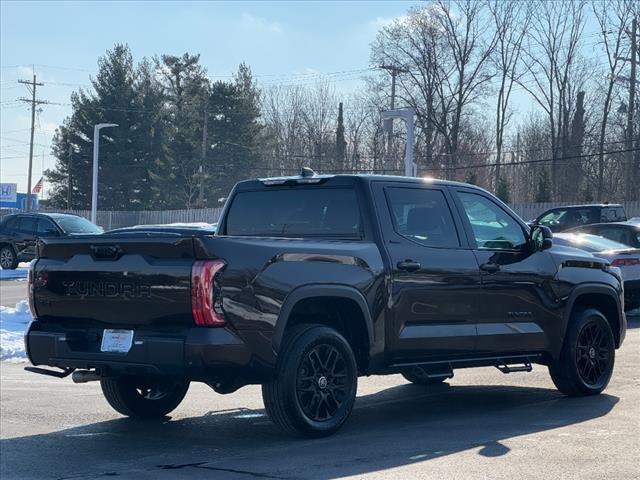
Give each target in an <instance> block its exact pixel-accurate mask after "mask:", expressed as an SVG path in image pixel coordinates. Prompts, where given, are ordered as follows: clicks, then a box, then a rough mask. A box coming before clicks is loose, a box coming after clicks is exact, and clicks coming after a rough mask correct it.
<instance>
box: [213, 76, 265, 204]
mask: <svg viewBox="0 0 640 480" xmlns="http://www.w3.org/2000/svg"><path fill="white" fill-rule="evenodd" d="M209 111H210V112H211V115H210V122H209V125H210V126H211V128H210V135H209V137H210V139H211V142H209V143H210V144H212V145H213V148H212V149H211V150H210V151H209V152H208V155H207V170H208V172H210V173H209V175H208V180H207V185H208V187H209V190H210V194H209V198H208V204H209V205H211V206H215V205H216V203H217V199H218V198H221V197H226V196H227V195H228V194H229V191H230V190H231V188H232V187H233V185H234V184H235V183H236V182H237V181H239V180H242V179H244V178H249V177H253V176H260V175H264V171H263V170H262V167H263V165H264V164H263V162H262V158H261V156H260V149H259V139H260V134H261V130H262V126H261V125H260V124H259V123H258V119H259V116H260V110H259V93H258V90H257V87H256V85H255V82H254V80H253V77H252V74H251V69H249V67H247V66H246V65H245V64H241V65H240V66H239V68H238V73H237V74H236V76H235V80H234V82H222V81H218V82H215V83H214V84H213V85H212V87H211V96H210V97H209Z"/></svg>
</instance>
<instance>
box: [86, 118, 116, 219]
mask: <svg viewBox="0 0 640 480" xmlns="http://www.w3.org/2000/svg"><path fill="white" fill-rule="evenodd" d="M117 126H118V124H117V123H98V124H97V125H95V126H94V127H93V189H92V191H91V221H92V222H93V223H96V220H97V216H98V154H99V152H100V130H102V129H103V128H109V127H117Z"/></svg>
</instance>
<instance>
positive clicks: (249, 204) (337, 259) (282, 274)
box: [25, 169, 626, 437]
mask: <svg viewBox="0 0 640 480" xmlns="http://www.w3.org/2000/svg"><path fill="white" fill-rule="evenodd" d="M212 220H213V219H212ZM622 298H623V287H622V282H621V277H620V271H619V270H618V269H617V268H616V267H612V266H610V265H609V264H608V262H607V261H606V260H603V259H601V258H596V257H594V256H592V255H591V254H589V253H586V252H584V251H581V250H578V249H574V248H570V247H561V246H554V245H553V239H552V233H551V232H550V231H549V229H548V228H546V227H544V226H539V225H535V226H533V227H531V228H530V227H529V226H528V225H527V224H526V223H525V222H523V221H522V220H521V219H520V218H519V217H518V216H517V215H516V214H515V213H514V212H513V211H512V210H510V209H509V208H508V207H507V206H506V205H505V204H504V203H502V202H501V201H500V200H498V199H497V198H496V197H494V196H493V195H491V194H490V193H488V192H486V191H485V190H482V189H480V188H478V187H475V186H472V185H466V184H463V183H456V182H451V181H441V180H433V179H417V178H406V177H392V176H376V175H317V174H315V173H314V172H313V171H310V170H308V169H305V170H303V172H302V174H301V175H299V176H294V177H282V178H266V179H256V180H248V181H243V182H240V183H238V184H237V185H236V186H235V187H234V189H233V191H232V193H231V194H230V196H229V199H228V201H227V202H226V204H225V207H224V209H223V212H222V216H221V218H220V222H219V224H218V228H217V231H216V233H215V234H200V233H194V234H185V233H176V232H172V231H170V230H167V231H166V232H165V231H162V230H160V231H141V232H135V231H134V232H131V231H128V232H122V233H113V234H104V235H98V236H95V235H94V236H85V237H73V238H42V239H41V240H40V241H39V243H38V246H37V259H36V260H34V261H33V262H32V264H31V268H30V272H29V300H30V306H31V311H32V314H33V318H34V319H33V321H32V323H31V324H30V326H29V329H28V331H27V333H26V336H25V342H26V350H27V354H28V357H29V360H30V361H31V363H32V364H33V366H29V367H26V369H27V370H29V371H32V372H35V373H40V374H47V375H53V376H57V377H65V376H68V375H71V378H72V379H73V381H75V382H76V383H83V382H88V381H99V382H100V384H101V387H102V392H103V393H104V397H105V398H106V400H107V402H108V403H109V404H110V405H111V406H112V407H113V408H114V409H115V410H116V411H118V412H120V413H121V414H123V415H127V416H133V417H145V418H161V417H164V416H166V415H167V414H168V413H169V412H171V411H172V410H173V409H175V408H176V407H177V406H178V405H179V404H180V402H181V401H182V400H183V398H184V397H185V394H186V393H187V389H188V388H189V384H190V382H203V383H205V384H207V385H209V386H210V387H211V388H212V389H213V390H214V391H215V392H217V393H220V394H226V393H231V392H234V391H235V390H237V389H238V388H240V387H242V386H245V385H248V384H259V385H262V396H263V399H264V404H265V408H266V411H267V413H268V415H269V417H270V418H271V420H272V421H273V422H274V423H275V424H276V425H277V426H279V427H280V428H282V429H283V430H284V431H286V432H289V433H292V434H297V435H301V436H311V437H318V436H325V435H329V434H332V433H334V432H335V431H337V430H338V429H339V428H340V427H341V426H342V425H343V424H344V422H345V421H346V420H347V418H348V417H349V414H350V412H351V410H352V408H353V406H354V402H355V399H356V390H357V385H358V378H359V377H361V376H366V375H386V374H401V375H403V376H404V378H406V379H407V380H408V381H409V382H412V383H414V384H419V385H424V386H433V385H435V384H438V383H440V382H443V381H445V380H447V379H448V378H451V377H452V376H453V374H454V371H455V370H456V369H459V368H468V367H483V366H495V367H497V369H498V370H499V371H501V372H502V373H511V372H528V371H530V370H531V369H532V367H533V365H534V364H538V365H545V366H546V367H547V368H548V369H549V373H550V374H551V378H552V379H553V382H554V383H555V385H556V387H557V388H558V389H559V390H560V391H561V392H562V393H564V394H566V395H570V396H586V395H594V394H598V393H600V392H602V391H603V390H604V389H605V387H606V386H607V384H608V383H609V380H610V378H611V375H612V372H613V367H614V357H615V350H616V349H617V348H619V347H620V346H621V344H622V342H623V340H624V337H625V332H626V319H625V315H624V309H623V308H622V305H623V303H622ZM52 367H53V368H52ZM426 388H428V387H426Z"/></svg>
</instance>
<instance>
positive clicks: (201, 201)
mask: <svg viewBox="0 0 640 480" xmlns="http://www.w3.org/2000/svg"><path fill="white" fill-rule="evenodd" d="M208 125H209V112H207V111H206V110H205V111H204V120H203V122H202V156H201V159H200V193H199V197H198V204H199V206H200V208H203V207H204V164H205V161H206V159H207V128H208Z"/></svg>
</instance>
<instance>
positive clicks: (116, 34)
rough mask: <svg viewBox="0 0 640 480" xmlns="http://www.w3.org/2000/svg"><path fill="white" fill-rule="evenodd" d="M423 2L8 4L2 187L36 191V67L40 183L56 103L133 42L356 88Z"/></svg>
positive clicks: (218, 69) (224, 73)
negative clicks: (388, 32)
mask: <svg viewBox="0 0 640 480" xmlns="http://www.w3.org/2000/svg"><path fill="white" fill-rule="evenodd" d="M419 4H420V3H419V2H418V1H412V2H406V1H399V0H398V1H373V0H371V1H322V2H321V1H316V2H312V1H304V2H303V1H281V2H278V1H266V0H265V1H258V2H242V1H233V2H231V1H228V2H206V1H196V2H188V1H183V2H175V1H127V2H124V1H122V2H116V1H86V2H83V1H74V2H63V1H48V2H33V1H32V2H29V1H9V0H0V66H1V75H0V87H1V90H0V92H1V94H0V181H1V182H11V183H17V184H18V191H19V192H25V191H26V185H27V170H28V156H29V134H30V132H29V130H30V128H29V127H30V118H31V116H30V105H29V104H28V103H25V102H20V101H18V98H20V97H25V96H29V92H28V90H27V88H26V86H25V85H21V84H19V83H18V80H19V79H26V80H30V79H31V78H32V74H33V72H34V71H35V73H36V75H37V79H38V81H39V82H43V83H44V86H42V87H38V95H37V96H38V98H39V99H41V100H46V101H49V102H53V104H44V105H41V106H40V108H41V111H39V112H38V115H37V121H36V131H35V140H34V145H35V147H34V162H33V175H32V185H34V184H35V183H36V182H37V181H38V179H39V178H40V177H41V176H42V172H43V170H44V169H47V168H52V167H53V166H54V165H55V159H54V157H53V156H51V152H50V145H51V138H52V136H53V134H54V132H55V129H56V127H57V126H58V125H60V124H61V123H62V121H63V120H64V118H65V117H67V116H68V115H70V113H71V108H70V107H69V106H68V105H56V104H55V103H62V104H64V103H68V102H69V97H70V94H71V93H72V92H73V91H74V90H77V89H78V88H81V87H85V88H86V87H90V78H91V77H92V76H95V74H96V73H97V61H98V58H99V57H100V56H101V55H104V53H105V52H106V51H107V50H109V49H111V48H113V46H114V44H115V43H126V44H128V45H129V47H130V48H131V50H132V53H133V55H134V59H135V60H136V61H140V60H141V59H142V58H143V57H153V56H154V55H160V54H174V55H179V54H182V53H184V52H189V53H191V54H195V53H199V54H200V55H201V57H200V59H201V63H202V65H204V66H205V67H206V69H207V71H208V74H209V76H210V77H212V78H213V79H216V78H230V76H231V75H232V74H233V73H234V72H235V71H237V67H238V65H239V64H240V62H246V63H247V64H248V65H249V66H250V67H251V68H252V70H253V73H254V75H255V77H256V79H257V81H258V85H259V86H262V87H268V86H269V85H278V84H284V85H287V84H292V83H293V84H307V85H309V84H312V83H313V82H314V81H315V80H317V78H318V75H319V74H322V75H326V77H325V78H328V79H330V80H331V81H332V82H334V86H335V88H336V89H337V90H339V91H344V92H349V91H354V90H356V89H358V88H360V87H362V85H363V84H362V76H363V74H364V73H367V72H363V70H364V69H367V68H369V67H371V65H370V60H369V57H370V44H371V42H372V41H373V40H374V39H375V36H376V33H377V31H378V30H379V29H380V28H381V27H382V26H384V25H386V24H388V23H390V22H391V21H392V20H393V19H394V18H397V17H400V16H402V15H404V14H405V13H406V12H407V10H408V9H409V8H410V7H412V6H416V5H419ZM595 30H597V29H596V27H595V25H594V22H593V20H588V21H587V26H586V29H585V31H586V32H589V35H596V36H597V33H596V32H595ZM589 41H590V42H592V43H593V42H594V39H592V38H591V37H590V40H589ZM596 41H597V40H596ZM592 50H593V52H594V53H593V54H594V55H596V53H595V52H596V50H595V49H592ZM513 104H514V105H515V108H516V109H517V110H518V111H519V113H520V114H521V115H526V114H527V112H529V111H532V110H533V109H534V108H535V105H533V103H532V101H531V99H530V98H529V97H528V96H527V95H526V94H525V93H524V92H522V91H519V92H518V91H517V90H516V92H515V93H514V98H513ZM46 192H47V184H46V182H45V184H44V196H45V197H46Z"/></svg>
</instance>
